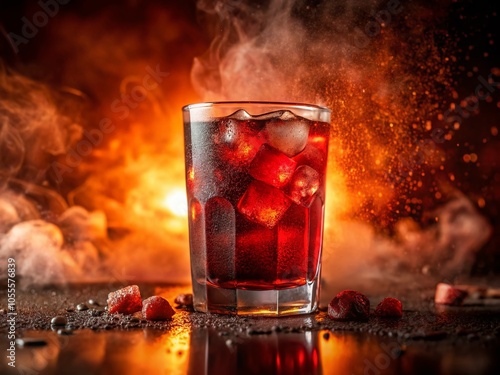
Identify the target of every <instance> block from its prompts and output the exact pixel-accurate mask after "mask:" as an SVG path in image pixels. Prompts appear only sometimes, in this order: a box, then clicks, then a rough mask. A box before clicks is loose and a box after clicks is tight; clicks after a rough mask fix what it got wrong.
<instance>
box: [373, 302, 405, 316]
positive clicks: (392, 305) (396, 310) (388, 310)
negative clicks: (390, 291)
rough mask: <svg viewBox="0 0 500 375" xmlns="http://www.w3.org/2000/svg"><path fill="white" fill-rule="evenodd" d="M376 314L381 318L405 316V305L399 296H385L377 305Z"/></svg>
mask: <svg viewBox="0 0 500 375" xmlns="http://www.w3.org/2000/svg"><path fill="white" fill-rule="evenodd" d="M375 315H377V316H378V317H380V318H401V317H402V316H403V305H402V304H401V301H400V300H398V299H397V298H392V297H387V298H384V299H383V300H382V302H380V303H379V304H378V306H377V307H376V309H375Z"/></svg>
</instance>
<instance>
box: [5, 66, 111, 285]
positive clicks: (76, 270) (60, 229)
mask: <svg viewBox="0 0 500 375" xmlns="http://www.w3.org/2000/svg"><path fill="white" fill-rule="evenodd" d="M61 108H64V105H62V104H61V101H58V98H56V96H55V93H54V91H53V90H51V89H49V88H48V87H47V86H45V85H43V84H41V83H38V82H36V81H34V80H32V79H29V78H27V77H25V76H23V75H21V74H18V73H15V72H13V71H8V70H6V69H4V68H3V67H2V68H1V69H0V262H1V263H2V264H4V262H5V263H6V262H7V259H8V258H14V259H15V260H16V263H17V265H18V275H19V276H22V277H24V278H25V280H26V281H27V284H30V283H45V282H47V281H52V282H61V281H67V280H74V279H75V278H83V279H88V278H85V277H83V275H84V272H85V271H88V270H87V268H91V267H92V266H95V265H96V264H98V262H97V261H98V258H99V254H98V251H97V249H96V247H95V246H94V245H93V242H95V241H96V240H97V239H101V238H105V233H103V232H105V228H106V223H105V219H103V218H102V217H101V216H102V215H100V214H99V213H89V212H87V211H86V210H85V209H83V208H81V207H71V208H68V205H67V203H66V201H65V199H64V198H63V197H62V196H60V195H59V194H58V193H57V192H56V191H55V190H54V189H51V188H50V187H49V186H48V183H47V176H46V172H47V170H48V169H49V168H50V163H51V162H52V161H53V160H55V158H56V157H58V156H59V155H64V154H65V153H66V152H67V150H68V147H69V146H70V145H71V144H72V143H73V142H74V141H75V140H76V139H78V138H79V136H80V133H81V126H80V125H78V124H77V123H75V122H74V121H73V120H74V119H72V118H71V117H69V116H68V115H66V114H65V113H63V111H62V110H61ZM98 218H100V220H98ZM99 221H100V222H99ZM6 269H7V268H6V267H3V269H2V271H1V273H0V277H5V276H6ZM89 275H90V273H89Z"/></svg>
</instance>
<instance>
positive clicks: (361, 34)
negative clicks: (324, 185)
mask: <svg viewBox="0 0 500 375" xmlns="http://www.w3.org/2000/svg"><path fill="white" fill-rule="evenodd" d="M250 4H251V2H249V1H243V2H240V1H238V2H237V1H232V2H223V1H217V0H202V1H199V2H198V5H199V10H200V12H201V14H202V19H204V20H205V21H206V22H207V24H208V25H209V27H210V29H211V30H212V32H213V34H214V35H213V41H212V45H211V48H210V49H209V50H208V51H207V52H206V54H205V55H203V56H202V57H200V58H197V59H195V61H194V65H193V70H192V80H193V85H194V86H195V87H197V88H198V89H199V92H200V95H201V96H202V97H203V99H204V100H205V101H217V100H242V101H245V100H263V101H266V100H269V101H284V102H291V101H298V102H311V103H315V104H320V105H326V106H328V107H330V108H331V109H332V133H333V134H332V136H333V137H332V139H331V153H330V160H329V164H330V167H329V172H328V173H329V191H328V198H327V226H326V230H327V233H326V240H325V249H324V252H325V254H324V256H323V259H324V263H325V267H324V272H323V275H324V278H326V279H327V280H329V281H331V282H332V283H333V284H335V285H344V284H345V285H344V286H345V287H349V285H347V284H349V283H350V286H351V287H352V286H353V283H356V281H360V279H366V278H368V279H370V280H371V279H373V278H375V279H385V280H390V279H391V277H394V278H395V279H394V280H397V279H400V278H401V276H400V275H402V274H408V272H410V273H412V274H415V273H416V274H419V273H424V274H427V275H429V274H430V275H435V276H438V277H441V278H453V277H455V276H457V275H460V274H468V273H469V272H470V270H471V267H472V264H473V262H474V259H475V254H476V252H477V251H478V250H479V249H481V247H482V246H484V244H485V243H486V242H487V241H488V239H489V238H490V236H491V232H492V229H491V226H490V224H489V223H488V222H487V220H486V219H484V218H483V217H481V216H480V215H479V213H478V212H477V210H476V208H475V207H474V205H473V203H472V202H470V201H469V200H468V199H467V198H466V197H465V196H464V195H463V194H461V193H459V192H458V191H456V190H454V189H453V188H451V186H450V184H449V183H448V182H447V179H446V178H442V177H441V176H439V174H436V173H435V170H436V169H443V168H442V164H441V163H442V162H443V161H444V157H443V153H442V151H441V150H440V148H439V144H438V143H437V142H436V141H435V139H434V138H435V137H433V134H434V133H433V130H434V129H435V128H437V127H440V126H443V125H442V124H441V123H440V120H439V119H438V118H439V116H437V115H438V114H439V113H440V112H439V111H440V109H444V108H445V104H444V103H445V101H444V100H443V98H447V97H450V92H451V89H452V86H451V79H450V69H451V66H450V65H448V64H446V63H445V62H446V61H451V60H452V59H453V41H449V40H448V41H447V46H446V47H445V46H444V45H442V44H441V43H439V37H440V31H439V28H438V27H437V26H436V25H439V22H440V18H439V15H438V16H435V17H429V12H428V9H425V8H424V7H422V6H420V5H418V3H413V4H409V3H407V2H398V1H390V2H383V1H378V2H373V1H355V2H350V1H336V2H328V1H324V2H308V1H292V0H289V1H275V0H271V1H269V2H260V6H251V5H250ZM443 5H444V3H443ZM377 22H378V23H377ZM450 57H451V59H450ZM441 119H442V117H441ZM419 218H420V219H419ZM422 218H423V219H422ZM425 218H429V219H428V220H430V223H429V222H425ZM346 280H348V281H349V282H348V283H344V282H345V281H346ZM365 281H366V280H365ZM343 283H344V284H343ZM365 286H366V284H365Z"/></svg>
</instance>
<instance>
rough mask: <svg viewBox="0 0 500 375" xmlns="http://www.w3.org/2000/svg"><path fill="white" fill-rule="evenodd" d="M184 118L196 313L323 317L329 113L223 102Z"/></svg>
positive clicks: (187, 111) (186, 112) (186, 111)
mask: <svg viewBox="0 0 500 375" xmlns="http://www.w3.org/2000/svg"><path fill="white" fill-rule="evenodd" d="M183 116H184V138H185V157H186V184H187V197H188V204H189V215H188V216H189V238H190V256H191V275H192V282H193V294H194V308H195V309H196V310H197V311H203V312H214V313H224V314H238V315H263V316H280V315H292V314H304V313H310V312H313V311H314V310H316V308H317V301H318V294H319V278H320V266H321V248H322V240H323V220H324V207H325V177H326V169H327V167H326V166H327V155H328V138H329V131H330V111H329V110H328V109H327V108H324V107H320V106H315V105H309V104H298V103H271V102H218V103H199V104H191V105H188V106H185V107H184V108H183Z"/></svg>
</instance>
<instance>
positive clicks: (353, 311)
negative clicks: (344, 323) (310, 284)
mask: <svg viewBox="0 0 500 375" xmlns="http://www.w3.org/2000/svg"><path fill="white" fill-rule="evenodd" d="M369 314H370V301H369V300H368V298H367V297H366V296H365V295H364V294H362V293H359V292H356V291H354V290H344V291H342V292H340V293H339V294H337V295H336V296H335V298H334V299H332V301H331V302H330V303H329V304H328V315H329V316H330V318H332V319H336V320H367V319H368V315H369Z"/></svg>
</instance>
